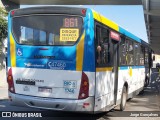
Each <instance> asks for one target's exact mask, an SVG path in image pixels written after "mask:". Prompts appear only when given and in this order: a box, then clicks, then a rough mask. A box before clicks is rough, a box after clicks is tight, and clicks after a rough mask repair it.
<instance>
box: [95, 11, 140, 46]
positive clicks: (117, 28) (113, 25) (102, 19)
mask: <svg viewBox="0 0 160 120" xmlns="http://www.w3.org/2000/svg"><path fill="white" fill-rule="evenodd" d="M92 13H93V17H94V19H95V20H97V21H98V22H100V23H103V24H104V25H106V26H109V27H110V28H112V29H113V30H115V31H117V32H119V33H121V34H123V35H125V36H127V37H129V38H132V39H133V40H136V41H137V42H140V43H142V40H141V39H140V38H139V37H137V36H135V35H134V34H132V33H130V32H129V31H127V30H125V29H124V28H122V27H120V26H119V25H118V24H117V23H115V22H113V21H112V20H109V19H108V18H106V17H104V16H103V15H101V14H100V13H98V12H96V11H94V10H92Z"/></svg>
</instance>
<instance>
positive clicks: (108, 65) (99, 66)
mask: <svg viewBox="0 0 160 120" xmlns="http://www.w3.org/2000/svg"><path fill="white" fill-rule="evenodd" d="M97 26H99V27H100V28H104V29H106V30H107V31H108V38H109V39H108V40H109V45H110V48H109V53H110V63H107V64H106V65H98V64H97V55H96V53H97V47H96V46H97V45H96V41H97V36H96V35H97V33H96V28H97ZM94 27H95V28H94V33H95V35H94V36H95V37H94V41H95V47H94V48H95V65H96V67H98V68H104V67H113V56H112V54H113V47H112V45H111V44H112V43H111V42H112V40H111V38H110V35H109V33H110V31H111V30H112V29H111V28H109V27H108V26H106V25H104V24H102V23H100V22H98V21H97V20H95V19H94ZM112 31H115V30H112ZM100 37H101V33H100ZM98 42H99V41H98Z"/></svg>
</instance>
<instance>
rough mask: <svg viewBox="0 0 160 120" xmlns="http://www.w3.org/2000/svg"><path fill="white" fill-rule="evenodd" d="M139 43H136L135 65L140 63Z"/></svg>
mask: <svg viewBox="0 0 160 120" xmlns="http://www.w3.org/2000/svg"><path fill="white" fill-rule="evenodd" d="M139 49H140V47H139V44H138V43H134V52H135V57H134V60H135V65H139V58H140V53H139Z"/></svg>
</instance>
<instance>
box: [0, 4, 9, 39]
mask: <svg viewBox="0 0 160 120" xmlns="http://www.w3.org/2000/svg"><path fill="white" fill-rule="evenodd" d="M7 14H8V13H7V12H6V11H5V9H3V8H2V7H0V41H2V39H4V38H6V37H7V20H6V16H7Z"/></svg>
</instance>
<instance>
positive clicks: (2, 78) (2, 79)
mask: <svg viewBox="0 0 160 120" xmlns="http://www.w3.org/2000/svg"><path fill="white" fill-rule="evenodd" d="M7 89H8V85H7V80H6V70H5V69H2V70H0V100H2V99H7V98H8V90H7Z"/></svg>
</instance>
